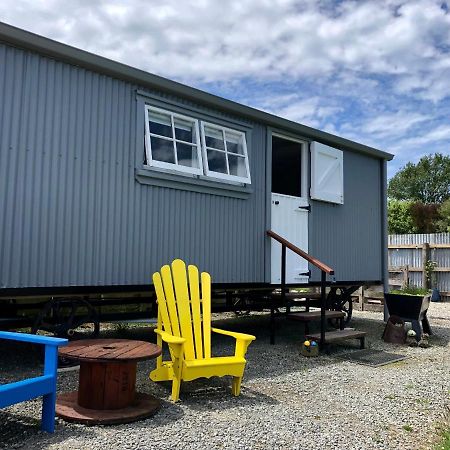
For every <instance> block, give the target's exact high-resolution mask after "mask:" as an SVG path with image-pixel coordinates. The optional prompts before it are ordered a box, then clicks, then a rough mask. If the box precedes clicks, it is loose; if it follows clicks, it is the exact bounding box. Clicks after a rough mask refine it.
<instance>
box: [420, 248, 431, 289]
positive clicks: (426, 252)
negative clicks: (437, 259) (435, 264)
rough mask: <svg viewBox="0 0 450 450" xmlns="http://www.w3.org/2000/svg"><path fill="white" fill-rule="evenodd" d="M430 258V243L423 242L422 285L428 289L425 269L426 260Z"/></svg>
mask: <svg viewBox="0 0 450 450" xmlns="http://www.w3.org/2000/svg"><path fill="white" fill-rule="evenodd" d="M429 259H430V244H429V243H428V242H424V243H423V244H422V287H423V288H424V289H428V287H429V281H428V279H427V271H426V270H425V268H426V264H427V261H428V260H429Z"/></svg>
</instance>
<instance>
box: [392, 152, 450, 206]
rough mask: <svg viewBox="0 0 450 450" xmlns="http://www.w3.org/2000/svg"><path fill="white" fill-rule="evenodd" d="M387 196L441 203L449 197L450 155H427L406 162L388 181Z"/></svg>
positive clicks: (397, 198) (426, 202)
mask: <svg viewBox="0 0 450 450" xmlns="http://www.w3.org/2000/svg"><path fill="white" fill-rule="evenodd" d="M388 196H389V197H390V198H393V199H396V200H408V201H414V202H422V203H425V204H429V203H443V202H444V201H445V200H447V199H448V198H450V156H444V155H442V154H441V153H436V154H434V155H427V156H424V157H422V158H421V159H420V161H419V162H418V163H417V164H413V163H410V162H409V163H408V164H406V166H404V167H403V168H402V169H400V170H399V171H398V172H397V173H396V174H395V175H394V176H393V177H392V178H391V180H390V181H389V185H388Z"/></svg>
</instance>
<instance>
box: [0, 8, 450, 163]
mask: <svg viewBox="0 0 450 450" xmlns="http://www.w3.org/2000/svg"><path fill="white" fill-rule="evenodd" d="M0 20H3V21H5V22H7V23H11V24H12V25H15V26H19V27H21V28H25V29H28V30H30V31H33V32H36V33H39V34H42V35H45V36H47V37H50V38H53V39H56V40H60V41H62V42H65V43H68V44H70V45H74V46H76V47H80V48H83V49H85V50H88V51H91V52H94V53H97V54H101V55H103V56H106V57H109V58H112V59H115V60H119V61H121V62H124V63H127V64H130V65H132V66H135V67H139V68H141V69H144V70H147V71H149V72H153V73H157V74H160V75H163V76H166V77H168V78H173V79H177V80H180V81H182V82H185V83H187V84H190V85H195V86H198V87H203V88H208V89H209V88H212V87H214V91H215V92H217V93H219V95H225V96H228V97H230V98H233V99H235V100H238V101H243V102H245V103H247V104H249V105H250V106H255V107H260V108H263V109H265V110H268V111H270V112H273V113H275V114H278V115H281V116H283V117H286V118H289V119H291V120H296V121H300V122H302V123H304V124H306V125H310V126H314V127H319V128H322V129H325V130H327V131H330V132H333V133H336V134H340V135H344V136H345V137H348V138H353V139H355V140H357V141H360V142H363V143H365V144H368V145H374V146H377V147H379V148H382V149H386V150H390V149H394V151H396V152H397V153H398V154H399V156H400V158H399V160H401V159H402V158H404V157H407V155H408V154H413V155H416V154H420V151H423V149H422V150H421V147H422V146H423V145H425V144H426V142H430V140H434V141H433V142H434V143H435V144H436V145H437V147H438V148H446V146H447V148H448V147H449V146H448V143H449V141H450V136H449V135H448V134H447V131H446V130H447V128H446V124H445V123H444V121H445V119H444V118H445V117H448V114H449V113H450V106H449V101H450V89H448V81H447V80H449V79H450V14H449V13H448V12H447V9H446V7H443V6H442V1H438V0H409V1H404V0H377V1H373V0H360V1H357V0H344V1H336V2H333V1H328V0H321V1H317V0H304V1H301V2H300V1H297V0H246V1H242V0H230V1H228V2H214V1H213V0H196V1H194V0H183V1H179V0H164V1H163V2H156V1H154V2H149V1H148V0H147V1H144V0H128V1H127V2H123V1H121V0H120V1H119V0H112V1H111V0H97V1H95V2H92V1H91V0H72V1H70V2H64V3H61V2H60V1H57V0H33V1H31V0H15V1H12V0H3V1H2V2H1V3H0ZM427 139H428V140H427ZM427 150H428V149H427ZM414 157H415V156H414Z"/></svg>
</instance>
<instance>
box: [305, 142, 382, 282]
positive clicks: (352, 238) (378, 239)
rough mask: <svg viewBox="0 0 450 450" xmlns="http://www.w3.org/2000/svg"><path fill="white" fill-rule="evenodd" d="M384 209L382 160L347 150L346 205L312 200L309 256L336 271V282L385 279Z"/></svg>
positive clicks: (314, 274) (315, 273)
mask: <svg viewBox="0 0 450 450" xmlns="http://www.w3.org/2000/svg"><path fill="white" fill-rule="evenodd" d="M381 209H382V204H381V173H380V163H379V160H378V159H375V158H371V157H368V156H364V155H361V154H357V153H354V152H350V151H344V204H343V205H332V204H329V203H325V202H319V201H311V218H310V228H309V236H310V254H311V255H313V256H315V257H317V258H318V259H319V260H321V261H323V262H324V263H326V264H328V265H329V266H330V267H332V268H334V269H335V275H336V280H337V281H339V280H347V281H350V280H351V281H364V280H381V279H382V251H381V250H382V239H383V235H382V228H381V225H382V224H381V215H382V214H381V212H382V211H381ZM319 279H320V274H319V271H318V270H312V280H314V281H318V280H319Z"/></svg>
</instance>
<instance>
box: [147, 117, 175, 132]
mask: <svg viewBox="0 0 450 450" xmlns="http://www.w3.org/2000/svg"><path fill="white" fill-rule="evenodd" d="M148 117H149V124H150V133H153V134H159V135H160V136H167V137H172V122H171V121H170V116H169V114H163V113H159V112H155V111H149V114H148Z"/></svg>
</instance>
